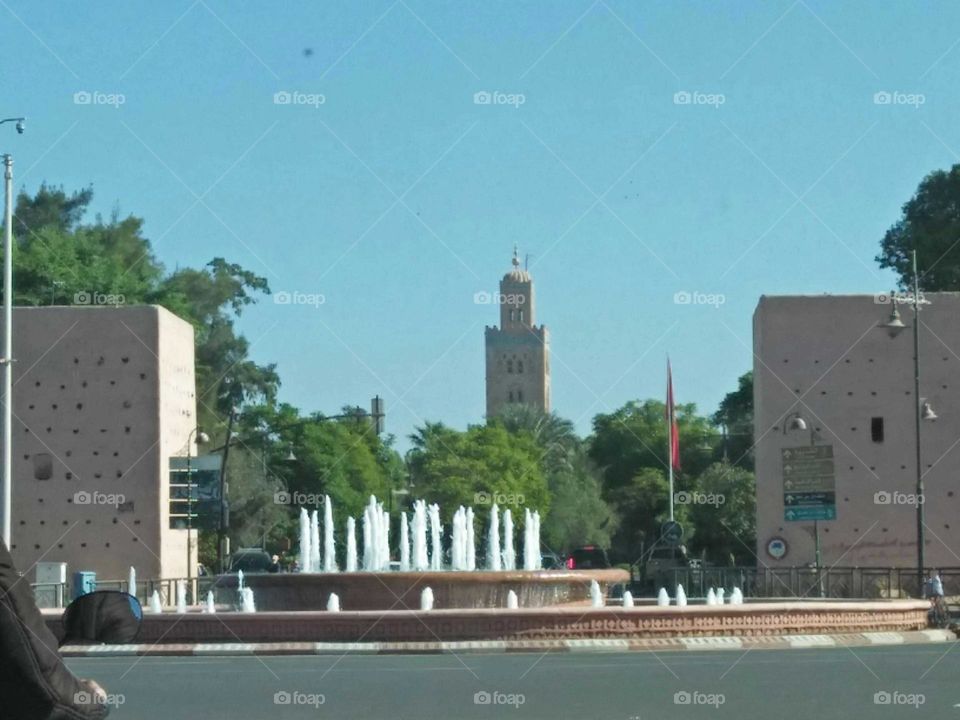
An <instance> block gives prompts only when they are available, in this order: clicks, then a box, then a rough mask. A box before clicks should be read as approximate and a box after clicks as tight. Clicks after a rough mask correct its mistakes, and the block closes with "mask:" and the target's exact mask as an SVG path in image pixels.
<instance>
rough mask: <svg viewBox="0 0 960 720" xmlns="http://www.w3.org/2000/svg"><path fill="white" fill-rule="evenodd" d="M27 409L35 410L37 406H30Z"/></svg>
mask: <svg viewBox="0 0 960 720" xmlns="http://www.w3.org/2000/svg"><path fill="white" fill-rule="evenodd" d="M27 407H28V408H29V409H30V410H33V409H34V408H35V407H36V405H28V406H27Z"/></svg>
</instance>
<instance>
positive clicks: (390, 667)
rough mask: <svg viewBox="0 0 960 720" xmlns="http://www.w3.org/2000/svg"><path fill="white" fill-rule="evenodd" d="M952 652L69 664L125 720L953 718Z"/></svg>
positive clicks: (956, 686) (941, 648)
mask: <svg viewBox="0 0 960 720" xmlns="http://www.w3.org/2000/svg"><path fill="white" fill-rule="evenodd" d="M954 647H955V645H954V644H952V643H951V644H931V645H912V646H899V647H883V648H869V647H868V648H854V649H845V648H833V649H816V650H807V649H804V650H782V651H781V650H752V651H747V652H744V651H741V650H723V651H710V652H689V651H674V652H663V653H658V654H657V655H654V654H652V653H629V654H621V653H617V654H614V653H610V654H606V653H600V654H585V653H584V654H579V653H571V654H549V655H540V654H499V655H475V654H471V655H461V656H459V657H457V656H453V655H418V656H398V655H390V656H375V655H371V656H350V657H342V658H340V657H336V656H313V657H265V658H260V659H258V658H254V657H234V658H229V657H220V658H213V657H210V658H199V657H192V658H188V657H184V658H160V657H154V658H150V657H145V658H135V657H117V658H76V659H72V660H69V661H68V662H69V665H70V667H71V669H72V670H73V671H74V672H76V673H77V674H79V675H81V676H84V677H92V678H95V679H97V680H98V681H100V682H101V684H103V685H104V687H105V688H106V689H107V690H108V691H109V692H110V693H112V694H115V695H116V698H114V700H115V701H117V702H118V703H119V701H121V700H122V701H123V702H122V704H118V705H117V708H116V709H115V710H114V712H113V713H111V718H133V719H136V720H153V719H154V718H156V719H158V720H159V719H160V718H163V719H164V720H170V719H173V720H186V718H204V719H205V720H206V719H216V720H219V719H221V718H223V720H268V719H269V720H273V718H278V719H282V718H362V719H363V720H379V719H383V720H407V719H409V720H429V719H432V718H438V719H442V720H458V719H459V718H467V719H469V718H516V719H517V720H521V719H523V720H526V719H527V718H550V719H554V718H572V719H576V720H590V719H592V718H597V719H600V718H603V719H607V718H613V719H614V720H647V719H648V718H649V719H650V720H664V719H670V718H683V719H687V718H709V719H711V720H713V719H717V720H720V719H721V718H732V719H735V720H753V719H754V718H758V719H759V718H765V719H766V718H796V719H797V720H800V719H801V718H802V719H804V720H806V719H807V718H815V719H816V720H827V719H828V718H844V719H853V718H866V717H870V718H928V717H929V718H951V717H956V718H960V706H958V704H960V682H958V678H960V652H958V651H954V650H953V648H954ZM945 653H946V654H945ZM477 693H481V694H480V695H477ZM483 693H486V694H483ZM678 693H679V694H678ZM877 693H881V694H880V695H879V696H878V695H877ZM884 693H885V694H884ZM475 699H476V700H478V701H479V703H478V702H475ZM485 700H489V702H486V703H485V702H484V701H485ZM685 700H686V701H688V702H684V701H685ZM877 700H879V701H880V703H879V704H878V703H877ZM885 700H888V701H889V702H888V703H885V702H884V701H885ZM285 701H289V702H285Z"/></svg>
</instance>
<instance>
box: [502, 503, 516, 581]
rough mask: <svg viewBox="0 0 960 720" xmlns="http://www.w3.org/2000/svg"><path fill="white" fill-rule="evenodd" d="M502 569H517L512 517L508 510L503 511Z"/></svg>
mask: <svg viewBox="0 0 960 720" xmlns="http://www.w3.org/2000/svg"><path fill="white" fill-rule="evenodd" d="M503 569H504V570H516V569H517V553H516V551H515V550H514V549H513V515H511V514H510V508H507V509H506V510H504V511H503Z"/></svg>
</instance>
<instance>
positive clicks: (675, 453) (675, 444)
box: [666, 358, 680, 470]
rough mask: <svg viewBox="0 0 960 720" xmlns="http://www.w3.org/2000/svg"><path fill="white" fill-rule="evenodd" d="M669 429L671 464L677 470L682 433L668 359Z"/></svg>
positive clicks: (678, 467) (667, 416)
mask: <svg viewBox="0 0 960 720" xmlns="http://www.w3.org/2000/svg"><path fill="white" fill-rule="evenodd" d="M666 420H667V428H668V429H669V432H670V463H671V465H672V466H673V467H675V468H676V469H677V470H679V469H680V431H679V428H678V427H677V416H676V413H675V411H674V405H673V371H672V370H671V368H670V358H667V411H666Z"/></svg>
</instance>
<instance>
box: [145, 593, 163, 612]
mask: <svg viewBox="0 0 960 720" xmlns="http://www.w3.org/2000/svg"><path fill="white" fill-rule="evenodd" d="M148 607H149V608H150V612H152V613H157V614H159V613H162V612H163V603H161V602H160V593H158V592H157V591H156V590H154V591H153V592H152V593H151V594H150V604H149V606H148Z"/></svg>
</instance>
